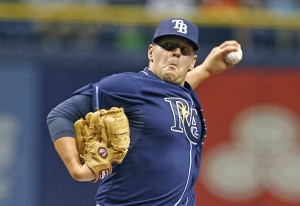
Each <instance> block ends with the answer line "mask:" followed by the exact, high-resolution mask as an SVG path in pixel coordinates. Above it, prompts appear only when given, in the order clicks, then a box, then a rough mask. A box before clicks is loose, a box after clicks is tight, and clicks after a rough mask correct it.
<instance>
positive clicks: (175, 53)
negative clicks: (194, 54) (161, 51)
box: [172, 47, 181, 57]
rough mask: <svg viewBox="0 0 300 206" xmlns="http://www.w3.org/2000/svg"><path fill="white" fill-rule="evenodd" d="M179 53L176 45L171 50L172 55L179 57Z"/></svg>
mask: <svg viewBox="0 0 300 206" xmlns="http://www.w3.org/2000/svg"><path fill="white" fill-rule="evenodd" d="M180 55H181V50H180V48H179V47H176V48H175V49H174V50H173V51H172V56H174V57H180Z"/></svg>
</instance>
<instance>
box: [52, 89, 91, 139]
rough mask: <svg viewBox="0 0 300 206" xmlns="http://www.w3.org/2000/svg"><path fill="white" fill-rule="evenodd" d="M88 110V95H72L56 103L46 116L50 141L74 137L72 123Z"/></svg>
mask: <svg viewBox="0 0 300 206" xmlns="http://www.w3.org/2000/svg"><path fill="white" fill-rule="evenodd" d="M90 111H92V97H91V96H88V95H80V94H78V95H74V96H72V97H71V98H69V99H67V100H65V101H64V102H62V103H60V104H59V105H57V106H56V107H55V108H54V109H52V110H51V112H50V113H49V114H48V116H47V125H48V129H49V132H50V135H51V138H52V141H53V142H54V141H55V140H57V139H58V138H60V137H66V136H68V137H75V132H74V123H75V122H76V121H77V120H78V119H79V118H81V117H84V116H85V115H86V114H87V113H88V112H90Z"/></svg>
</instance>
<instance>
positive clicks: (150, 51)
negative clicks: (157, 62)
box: [148, 44, 154, 61]
mask: <svg viewBox="0 0 300 206" xmlns="http://www.w3.org/2000/svg"><path fill="white" fill-rule="evenodd" d="M153 48H154V45H153V44H149V47H148V59H149V61H153Z"/></svg>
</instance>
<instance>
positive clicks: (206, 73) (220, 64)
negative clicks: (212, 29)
mask: <svg viewBox="0 0 300 206" xmlns="http://www.w3.org/2000/svg"><path fill="white" fill-rule="evenodd" d="M240 47H241V45H240V44H239V43H238V42H237V41H234V40H232V41H225V42H223V43H222V44H221V45H219V46H217V47H214V48H213V49H212V50H211V52H210V53H209V55H208V56H207V57H206V59H205V60H204V62H203V63H202V64H200V65H198V66H196V67H195V68H194V69H193V70H192V71H190V72H188V73H187V77H186V81H187V82H188V83H189V84H190V85H191V86H192V88H193V89H195V88H196V87H197V86H198V85H199V84H200V83H202V82H203V81H204V80H206V79H208V78H209V77H211V76H212V75H215V74H218V73H221V72H224V71H226V70H228V69H231V68H233V67H234V65H232V64H228V63H226V62H225V61H224V57H225V56H226V55H227V54H228V53H229V52H231V51H237V50H238V48H240Z"/></svg>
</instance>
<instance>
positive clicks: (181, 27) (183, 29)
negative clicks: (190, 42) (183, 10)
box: [172, 19, 187, 34]
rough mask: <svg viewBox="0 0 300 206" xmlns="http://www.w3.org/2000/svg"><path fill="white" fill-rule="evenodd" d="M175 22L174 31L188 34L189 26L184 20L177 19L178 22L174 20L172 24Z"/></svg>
mask: <svg viewBox="0 0 300 206" xmlns="http://www.w3.org/2000/svg"><path fill="white" fill-rule="evenodd" d="M174 22H175V26H174V27H173V28H174V29H177V32H179V33H182V34H186V33H187V25H186V24H185V23H184V22H183V20H180V19H177V20H172V23H174Z"/></svg>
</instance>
